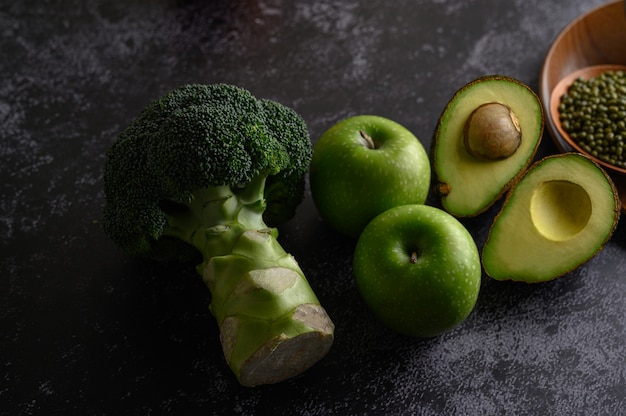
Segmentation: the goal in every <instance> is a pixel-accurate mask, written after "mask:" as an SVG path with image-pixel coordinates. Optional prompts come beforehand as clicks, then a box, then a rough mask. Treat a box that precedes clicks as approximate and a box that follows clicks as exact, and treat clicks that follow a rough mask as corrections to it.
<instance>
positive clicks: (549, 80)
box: [539, 0, 626, 210]
mask: <svg viewBox="0 0 626 416" xmlns="http://www.w3.org/2000/svg"><path fill="white" fill-rule="evenodd" d="M625 7H626V6H625V2H624V0H619V1H612V2H610V3H607V4H604V5H602V6H599V7H597V8H595V9H592V10H590V11H588V12H586V13H584V14H582V15H581V16H579V17H578V18H576V19H575V20H574V21H572V22H571V23H569V24H568V25H567V26H566V27H565V28H564V29H563V30H562V31H561V32H560V33H559V34H558V35H557V37H556V38H555V40H554V42H553V43H552V45H551V46H550V49H548V52H547V54H546V57H545V60H544V63H543V66H542V68H541V74H540V78H539V97H540V99H541V103H542V105H543V108H544V111H545V119H546V122H545V125H546V127H547V130H548V132H549V133H550V135H551V136H552V139H553V140H554V142H555V144H556V146H557V147H558V148H559V150H560V151H562V152H571V151H576V152H580V153H583V154H585V155H587V156H589V157H591V158H592V159H593V160H595V161H596V162H597V163H598V164H599V165H601V166H602V167H603V168H604V169H605V170H606V171H607V172H608V173H609V175H610V176H611V178H612V179H613V181H614V182H615V185H616V187H617V189H618V192H619V194H620V199H621V201H622V209H623V210H624V209H626V169H622V168H619V167H617V166H613V165H611V164H609V163H606V162H604V161H601V160H598V159H596V158H594V157H592V156H591V155H589V154H587V153H586V152H585V151H583V150H582V149H581V148H580V147H579V146H577V145H576V143H574V142H573V141H572V140H571V139H570V138H569V136H568V135H567V133H565V132H564V131H563V129H562V128H561V126H560V122H559V116H558V105H559V103H560V100H561V96H562V95H563V93H564V92H565V91H566V90H567V88H569V86H570V85H571V83H572V82H573V81H574V80H575V79H576V78H578V77H582V78H585V79H587V78H589V77H593V76H596V75H599V74H600V73H602V72H604V71H606V70H609V69H626V9H625Z"/></svg>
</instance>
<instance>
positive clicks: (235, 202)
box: [103, 84, 334, 386]
mask: <svg viewBox="0 0 626 416" xmlns="http://www.w3.org/2000/svg"><path fill="white" fill-rule="evenodd" d="M310 157H311V143H310V140H309V136H308V132H307V129H306V125H305V124H304V121H303V120H302V119H301V118H300V117H299V116H298V115H297V114H296V113H295V112H294V111H293V110H291V109H289V108H287V107H285V106H282V105H280V104H278V103H276V102H273V101H269V100H257V99H256V98H254V97H253V96H252V95H251V94H250V93H249V92H248V91H246V90H244V89H241V88H239V87H235V86H232V85H227V84H214V85H197V84H193V85H185V86H182V87H180V88H178V89H176V90H174V91H171V92H170V93H168V94H167V95H165V96H164V97H162V98H160V99H158V100H155V101H153V102H152V103H151V104H150V105H148V107H146V109H144V111H143V112H142V113H141V114H140V116H139V117H138V118H136V119H135V120H134V121H133V122H132V123H131V124H130V126H129V127H128V128H126V129H125V130H124V131H123V132H122V133H121V134H120V135H119V137H118V139H117V140H116V141H115V142H114V143H113V144H112V145H111V148H110V149H109V151H108V152H107V155H106V158H105V165H104V191H105V198H106V202H105V206H104V211H103V227H104V230H105V232H106V233H107V235H109V237H110V238H111V239H112V240H113V242H114V243H116V244H117V245H118V246H119V247H120V248H121V249H122V250H124V251H125V252H127V253H129V254H131V255H141V256H148V257H151V258H155V259H179V260H187V259H192V258H194V253H196V254H197V253H199V254H200V256H201V260H200V261H199V265H198V267H197V269H198V272H199V274H200V275H201V276H202V278H203V280H204V282H205V284H206V285H207V287H208V288H209V291H210V293H211V303H210V306H209V309H210V311H211V313H212V314H213V315H214V316H215V319H216V321H217V324H218V327H219V330H220V341H221V344H222V350H223V352H224V356H225V358H226V361H227V362H228V364H229V366H230V368H231V370H232V371H233V373H234V374H235V375H236V376H237V378H238V380H239V382H240V383H241V384H242V385H244V386H256V385H260V384H269V383H276V382H279V381H282V380H285V379H287V378H290V377H293V376H295V375H298V374H300V373H301V372H303V371H304V370H306V369H308V368H309V367H310V366H312V365H313V364H315V363H316V362H317V361H319V360H320V359H321V358H322V357H323V356H325V355H326V353H327V352H328V350H329V349H330V347H331V344H332V341H333V331H334V325H333V323H332V321H331V320H330V318H329V317H328V315H327V313H326V311H325V310H324V308H322V306H321V305H320V302H319V300H318V299H317V297H316V296H315V293H314V292H313V290H312V289H311V287H310V286H309V283H308V282H307V280H306V278H305V276H304V273H303V272H302V270H301V268H300V266H299V265H298V263H297V262H296V260H295V259H294V258H293V256H291V255H290V254H288V253H287V252H286V251H285V250H284V249H283V248H282V247H281V245H280V243H279V242H278V240H277V235H278V232H277V230H276V228H272V227H270V226H268V225H267V224H272V225H276V224H279V223H280V222H283V221H285V220H287V219H290V218H291V217H293V215H294V213H295V209H296V207H297V206H298V205H299V203H300V202H301V200H302V198H303V194H304V175H305V172H306V170H307V169H308V164H309V162H310Z"/></svg>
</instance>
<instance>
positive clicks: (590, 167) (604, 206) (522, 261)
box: [482, 153, 620, 283]
mask: <svg viewBox="0 0 626 416" xmlns="http://www.w3.org/2000/svg"><path fill="white" fill-rule="evenodd" d="M619 213H620V201H619V198H618V196H617V192H616V190H615V187H614V185H613V182H612V181H611V179H610V178H609V176H608V175H607V174H606V173H605V172H604V171H603V170H602V169H601V168H600V167H599V166H598V165H596V164H595V163H594V162H592V161H591V160H590V159H588V158H587V157H585V156H583V155H580V154H578V153H567V154H561V155H556V156H548V157H546V158H544V159H543V160H541V161H539V162H537V163H535V164H534V165H533V166H532V167H531V168H530V169H529V170H528V171H527V173H526V174H525V175H524V176H523V177H522V179H521V180H520V181H519V183H518V184H517V185H516V186H515V187H514V188H513V189H512V190H511V191H510V193H509V194H508V196H507V198H506V200H505V202H504V204H503V206H502V208H501V210H500V213H499V214H498V216H497V217H496V219H495V221H494V223H493V224H492V226H491V229H490V231H489V236H488V238H487V241H486V243H485V245H484V246H483V251H482V262H483V267H484V269H485V272H486V273H487V275H488V276H490V277H492V278H493V279H496V280H516V281H524V282H528V283H536V282H544V281H548V280H552V279H554V278H557V277H559V276H562V275H564V274H566V273H568V272H570V271H572V270H574V269H575V268H577V267H578V266H580V265H582V264H583V263H585V262H587V261H588V260H590V259H591V258H592V257H593V256H595V255H596V254H597V253H598V252H599V251H600V250H601V249H602V247H603V246H604V244H605V243H606V242H607V241H608V240H609V238H611V235H612V234H613V231H614V229H615V227H616V225H617V222H618V219H619Z"/></svg>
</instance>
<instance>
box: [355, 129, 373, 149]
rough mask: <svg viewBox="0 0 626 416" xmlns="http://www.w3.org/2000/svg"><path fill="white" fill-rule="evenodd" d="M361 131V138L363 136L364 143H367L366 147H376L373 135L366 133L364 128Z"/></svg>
mask: <svg viewBox="0 0 626 416" xmlns="http://www.w3.org/2000/svg"><path fill="white" fill-rule="evenodd" d="M359 133H360V134H361V138H363V142H364V143H363V144H364V145H365V147H367V148H368V149H375V148H376V145H375V144H374V140H373V139H372V137H371V136H370V135H369V134H367V133H365V132H364V131H363V130H359Z"/></svg>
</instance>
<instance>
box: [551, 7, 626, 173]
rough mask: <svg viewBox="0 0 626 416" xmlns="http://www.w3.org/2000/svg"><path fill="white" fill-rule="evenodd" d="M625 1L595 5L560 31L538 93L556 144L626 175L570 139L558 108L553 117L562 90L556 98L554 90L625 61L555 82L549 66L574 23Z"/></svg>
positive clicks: (574, 73) (577, 72)
mask: <svg viewBox="0 0 626 416" xmlns="http://www.w3.org/2000/svg"><path fill="white" fill-rule="evenodd" d="M623 5H624V0H615V1H610V2H607V3H604V4H601V5H599V6H597V7H594V8H592V9H590V10H588V11H586V12H584V13H582V14H581V15H579V16H578V17H577V18H575V19H574V20H572V21H571V22H570V23H568V24H567V25H566V26H565V27H564V28H563V29H562V30H561V31H560V32H559V33H558V34H557V36H556V37H555V39H554V41H553V42H552V44H551V45H550V48H549V49H548V52H547V53H546V55H545V59H544V62H543V65H542V68H541V75H540V77H539V97H540V100H541V102H542V105H543V107H544V117H545V119H546V120H545V124H546V126H547V128H548V132H549V133H550V135H551V136H552V139H553V141H554V143H555V144H556V146H557V148H558V149H559V150H560V151H561V152H568V151H577V152H579V153H583V154H585V155H587V156H589V157H590V158H592V159H593V160H595V161H596V162H597V163H598V164H600V165H601V166H603V167H605V168H606V169H607V170H610V171H612V172H615V173H617V174H619V175H626V169H622V168H619V167H617V166H613V165H611V164H609V163H607V162H603V161H601V160H599V159H597V158H595V157H593V156H591V155H589V154H588V153H587V152H585V151H584V150H583V149H581V148H580V147H579V146H577V145H576V144H575V143H574V142H573V141H572V140H571V138H570V137H569V135H567V134H566V133H565V132H564V131H563V129H562V128H561V126H560V122H559V117H558V110H557V112H556V115H557V116H556V117H554V114H555V113H554V110H553V105H555V106H556V108H557V109H558V101H560V94H559V96H558V97H556V99H555V98H554V96H555V95H556V93H555V90H556V89H557V88H559V89H562V88H563V87H565V89H566V88H567V87H569V85H570V84H571V82H573V80H574V79H576V78H577V77H578V76H583V77H585V76H587V73H596V74H598V72H597V71H599V70H601V69H602V68H605V70H608V69H609V68H615V67H620V68H619V69H624V65H621V64H615V63H610V62H607V63H605V64H602V65H600V64H598V65H591V66H588V67H585V68H577V69H574V70H573V71H572V72H570V73H569V74H566V75H564V76H563V77H561V79H559V80H558V81H556V82H555V84H554V85H552V86H551V85H549V70H550V65H551V64H552V63H553V62H552V59H553V55H554V53H555V50H556V49H558V47H559V45H560V43H561V42H562V41H563V39H564V38H565V37H566V36H567V35H568V34H569V32H570V31H571V30H572V29H573V28H574V27H577V26H579V25H581V24H583V23H582V22H584V21H585V20H587V19H589V18H590V16H594V15H596V14H602V13H610V12H612V10H611V9H613V8H619V9H620V10H624V6H623ZM553 82H554V81H553ZM555 101H556V102H557V103H556V104H555V103H554V102H555Z"/></svg>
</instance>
